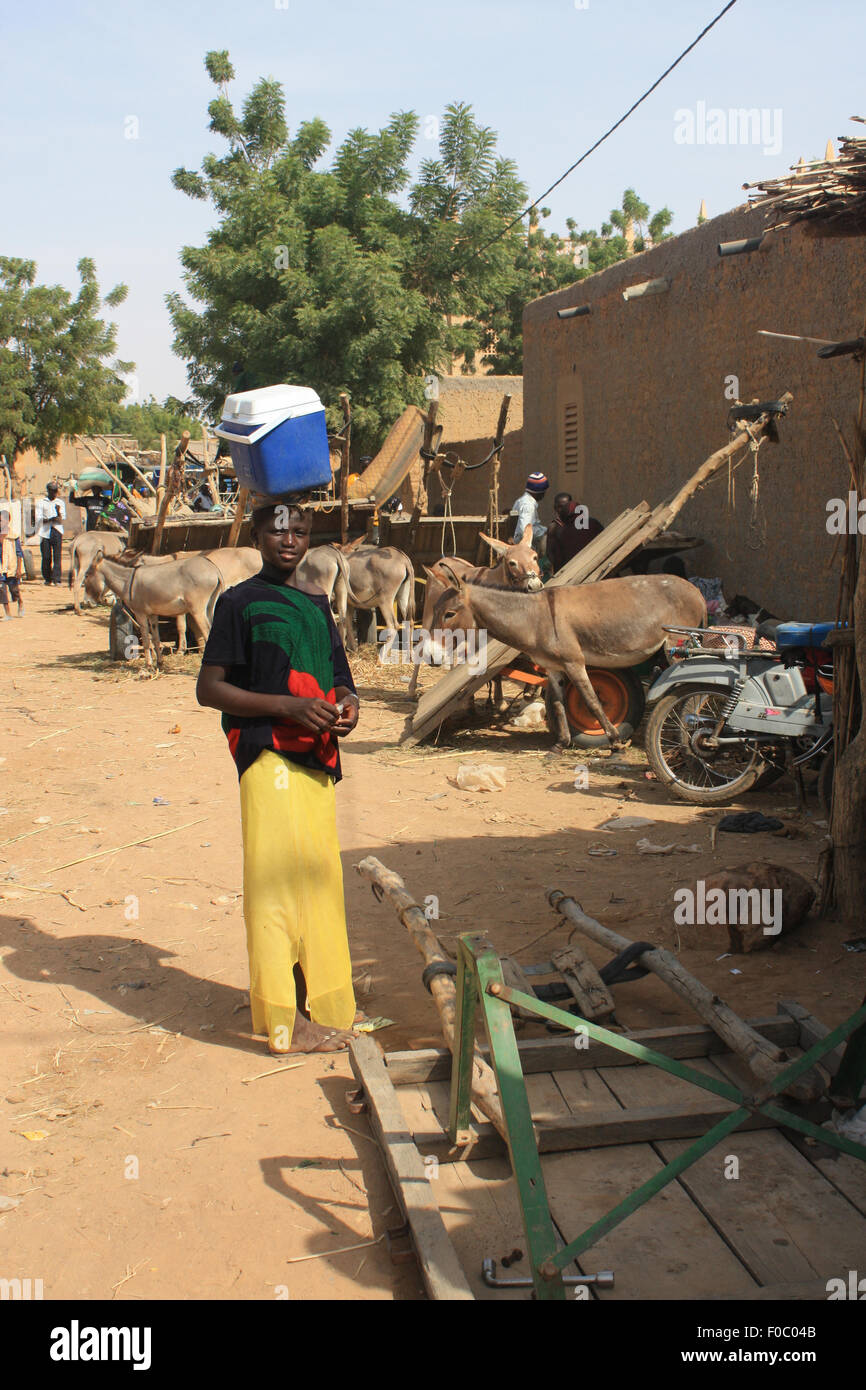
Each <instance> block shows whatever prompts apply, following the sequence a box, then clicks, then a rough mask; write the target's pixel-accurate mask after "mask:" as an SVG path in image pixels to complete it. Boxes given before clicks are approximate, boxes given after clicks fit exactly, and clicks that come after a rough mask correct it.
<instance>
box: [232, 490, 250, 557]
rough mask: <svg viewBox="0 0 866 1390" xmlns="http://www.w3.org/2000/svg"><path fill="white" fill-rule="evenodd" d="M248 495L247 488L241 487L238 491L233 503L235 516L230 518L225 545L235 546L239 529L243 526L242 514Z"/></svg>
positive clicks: (245, 507)
mask: <svg viewBox="0 0 866 1390" xmlns="http://www.w3.org/2000/svg"><path fill="white" fill-rule="evenodd" d="M249 495H250V490H249V488H247V487H242V488H240V490H239V491H238V496H237V501H236V503H235V514H234V516H233V517H232V524H231V529H230V531H229V534H228V539H227V541H226V545H237V543H238V537H239V535H240V533H241V527H242V526H243V524H244V512H245V511H246V509H247V502H248V500H249Z"/></svg>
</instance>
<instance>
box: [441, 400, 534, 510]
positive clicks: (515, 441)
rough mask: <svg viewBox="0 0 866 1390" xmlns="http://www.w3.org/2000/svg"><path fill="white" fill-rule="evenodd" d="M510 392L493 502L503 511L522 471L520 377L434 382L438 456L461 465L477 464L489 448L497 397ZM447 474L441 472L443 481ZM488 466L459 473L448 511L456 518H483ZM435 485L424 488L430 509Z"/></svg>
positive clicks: (519, 484)
mask: <svg viewBox="0 0 866 1390" xmlns="http://www.w3.org/2000/svg"><path fill="white" fill-rule="evenodd" d="M508 393H510V395H511V405H510V406H509V408H508V420H507V422H506V426H505V439H504V447H503V450H502V465H501V469H500V474H499V502H500V507H501V509H502V510H503V511H507V510H508V508H509V507H510V506H511V504H512V502H513V501H514V500H515V498H516V497H518V496H519V495H520V493H521V492H522V491H523V484H524V483H525V481H526V469H525V467H524V461H523V449H524V445H523V378H522V377H519V376H465V377H440V379H439V413H438V416H437V420H438V423H439V424H441V425H442V427H443V429H442V442H441V444H440V446H439V447H440V449H441V451H442V452H443V453H451V454H455V455H456V456H457V457H458V458H462V459H465V460H466V462H467V463H480V462H481V460H482V459H484V458H486V457H487V455H488V454H489V452H490V449H491V446H492V444H493V436H494V434H495V433H496V425H497V422H498V420H499V407H500V405H501V404H502V397H503V396H504V395H506V394H508ZM449 474H450V470H449V469H447V468H446V469H445V470H444V471H443V477H444V478H445V479H446V480H448V479H449ZM491 477H492V465H491V464H488V466H487V467H486V468H478V469H476V470H475V471H474V472H472V473H464V474H463V476H462V478H460V480H459V482H458V483H457V486H456V487H455V489H454V496H453V498H452V508H453V511H454V513H455V515H458V516H477V515H480V516H484V515H486V513H487V494H488V492H489V489H490V481H491ZM441 500H442V494H441V491H440V489H439V484H438V483H437V482H436V480H435V479H434V480H433V482H432V483H431V487H430V506H431V509H432V507H434V506H435V505H436V503H437V502H441Z"/></svg>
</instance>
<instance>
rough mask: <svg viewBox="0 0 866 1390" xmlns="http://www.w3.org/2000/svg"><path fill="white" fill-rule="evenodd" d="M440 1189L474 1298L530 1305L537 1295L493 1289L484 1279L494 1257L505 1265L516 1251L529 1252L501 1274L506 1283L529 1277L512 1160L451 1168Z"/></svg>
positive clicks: (444, 1212)
mask: <svg viewBox="0 0 866 1390" xmlns="http://www.w3.org/2000/svg"><path fill="white" fill-rule="evenodd" d="M435 1186H436V1195H437V1197H438V1199H439V1210H440V1212H441V1213H442V1221H443V1223H444V1226H445V1229H446V1231H447V1233H448V1237H449V1239H450V1241H451V1243H452V1245H453V1247H454V1249H455V1251H456V1252H457V1257H458V1259H459V1260H460V1264H461V1266H462V1268H463V1271H464V1275H465V1277H466V1280H467V1282H468V1284H469V1287H470V1288H471V1290H472V1293H473V1295H474V1297H475V1298H477V1299H479V1300H484V1301H489V1302H493V1301H496V1302H500V1301H502V1302H506V1303H515V1302H518V1303H519V1302H527V1301H528V1300H529V1299H530V1297H531V1290H529V1289H489V1288H488V1287H487V1285H486V1284H485V1283H484V1281H483V1279H482V1277H481V1263H482V1260H484V1259H486V1258H488V1257H490V1258H492V1259H494V1260H496V1261H497V1263H498V1264H500V1265H501V1262H502V1258H503V1256H506V1257H507V1256H509V1255H511V1254H512V1252H513V1251H514V1250H520V1251H522V1252H523V1258H522V1260H520V1261H519V1262H518V1263H517V1264H515V1265H514V1266H513V1268H512V1269H510V1270H509V1269H500V1271H499V1272H500V1273H501V1274H504V1275H505V1276H506V1277H507V1276H508V1275H509V1274H521V1275H527V1274H528V1273H529V1260H528V1258H527V1252H526V1236H525V1233H524V1230H523V1219H522V1217H521V1214H520V1205H519V1202H518V1200H517V1188H516V1184H515V1182H514V1178H513V1176H512V1173H511V1166H510V1164H509V1162H508V1159H507V1158H488V1159H485V1160H484V1161H483V1162H472V1163H455V1164H450V1165H447V1166H445V1167H442V1168H440V1169H439V1175H438V1178H437V1180H436V1184H435Z"/></svg>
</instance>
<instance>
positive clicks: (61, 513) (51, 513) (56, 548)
mask: <svg viewBox="0 0 866 1390" xmlns="http://www.w3.org/2000/svg"><path fill="white" fill-rule="evenodd" d="M45 494H46V495H45V496H44V497H40V498H39V500H38V502H37V503H36V527H37V534H38V536H39V548H40V550H41V551H42V578H43V579H44V580H45V583H46V584H60V583H62V582H63V581H62V577H61V564H60V554H61V550H62V548H63V522H64V521H65V519H66V504H65V503H64V502H61V501H60V499H59V497H58V496H57V484H56V483H49V484H48V486H47V488H46V489H45Z"/></svg>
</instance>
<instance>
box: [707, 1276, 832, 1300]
mask: <svg viewBox="0 0 866 1390" xmlns="http://www.w3.org/2000/svg"><path fill="white" fill-rule="evenodd" d="M742 1296H743V1295H742V1294H738V1293H720V1294H709V1295H708V1298H709V1301H710V1302H714V1301H716V1300H722V1299H730V1298H742ZM747 1297H748V1300H749V1302H750V1303H779V1302H781V1301H784V1302H785V1303H793V1302H800V1303H802V1302H809V1303H826V1301H827V1283H826V1280H824V1279H807V1280H806V1281H805V1282H804V1283H802V1284H768V1285H767V1287H766V1288H763V1289H755V1291H754V1292H753V1293H750V1294H748V1295H747Z"/></svg>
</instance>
